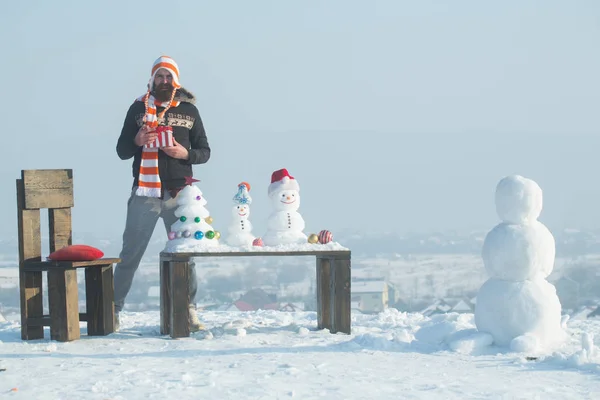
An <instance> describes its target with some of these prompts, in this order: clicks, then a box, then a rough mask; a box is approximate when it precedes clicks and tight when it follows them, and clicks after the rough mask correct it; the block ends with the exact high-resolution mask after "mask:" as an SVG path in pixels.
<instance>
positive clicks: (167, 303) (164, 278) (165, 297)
mask: <svg viewBox="0 0 600 400" xmlns="http://www.w3.org/2000/svg"><path fill="white" fill-rule="evenodd" d="M159 270H160V334H161V335H170V334H171V280H170V274H169V270H170V266H169V261H163V260H162V259H161V261H160V266H159Z"/></svg>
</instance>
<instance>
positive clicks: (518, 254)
mask: <svg viewBox="0 0 600 400" xmlns="http://www.w3.org/2000/svg"><path fill="white" fill-rule="evenodd" d="M495 200H496V212H497V214H498V216H499V217H500V219H501V220H502V222H501V223H500V224H498V225H496V226H495V227H494V228H493V229H492V230H491V231H490V232H489V233H488V234H487V236H486V238H485V241H484V243H483V249H482V258H483V263H484V266H485V269H486V271H487V272H488V273H489V274H490V275H491V278H490V279H489V280H487V281H486V282H485V283H484V284H483V286H482V287H481V288H480V290H479V293H478V295H477V303H476V308H475V324H476V326H477V329H478V331H479V332H486V333H488V334H490V335H491V336H492V337H493V342H494V343H495V344H496V345H498V346H510V348H511V349H512V350H513V351H518V352H532V351H537V350H539V349H541V348H545V347H548V346H553V345H555V344H558V343H559V342H560V341H561V340H562V339H563V338H564V331H563V329H562V327H561V304H560V301H559V299H558V296H557V295H556V289H555V287H554V286H553V285H552V284H550V283H549V282H548V281H547V280H546V278H547V277H548V276H549V275H550V273H551V272H552V270H553V268H554V258H555V251H556V250H555V241H554V237H553V236H552V233H550V231H549V230H548V228H546V226H545V225H544V224H542V223H541V222H539V221H538V217H539V216H540V213H541V211H542V189H541V188H540V187H539V186H538V184H537V183H536V182H534V181H533V180H531V179H527V178H524V177H522V176H520V175H512V176H508V177H506V178H504V179H502V180H501V181H500V182H499V183H498V185H497V187H496V195H495Z"/></svg>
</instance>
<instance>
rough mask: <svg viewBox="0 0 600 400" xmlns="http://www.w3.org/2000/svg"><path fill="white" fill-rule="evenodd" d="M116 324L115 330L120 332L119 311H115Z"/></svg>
mask: <svg viewBox="0 0 600 400" xmlns="http://www.w3.org/2000/svg"><path fill="white" fill-rule="evenodd" d="M114 324H115V332H119V329H120V326H119V313H118V312H115V319H114Z"/></svg>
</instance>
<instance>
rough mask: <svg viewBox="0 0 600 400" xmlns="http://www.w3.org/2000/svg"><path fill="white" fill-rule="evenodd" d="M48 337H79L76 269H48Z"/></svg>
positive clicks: (72, 338) (59, 338)
mask: <svg viewBox="0 0 600 400" xmlns="http://www.w3.org/2000/svg"><path fill="white" fill-rule="evenodd" d="M48 302H49V308H50V338H51V339H52V340H56V341H59V342H68V341H71V340H77V339H79V338H80V336H81V333H80V329H79V304H78V303H79V295H78V293H77V270H75V269H56V270H50V271H48Z"/></svg>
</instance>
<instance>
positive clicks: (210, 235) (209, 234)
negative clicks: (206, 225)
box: [205, 231, 215, 239]
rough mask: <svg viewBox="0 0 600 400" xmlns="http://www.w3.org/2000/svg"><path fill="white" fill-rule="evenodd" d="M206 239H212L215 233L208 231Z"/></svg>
mask: <svg viewBox="0 0 600 400" xmlns="http://www.w3.org/2000/svg"><path fill="white" fill-rule="evenodd" d="M205 236H206V238H207V239H213V238H214V237H215V233H214V232H213V231H208V232H206V234H205Z"/></svg>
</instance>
